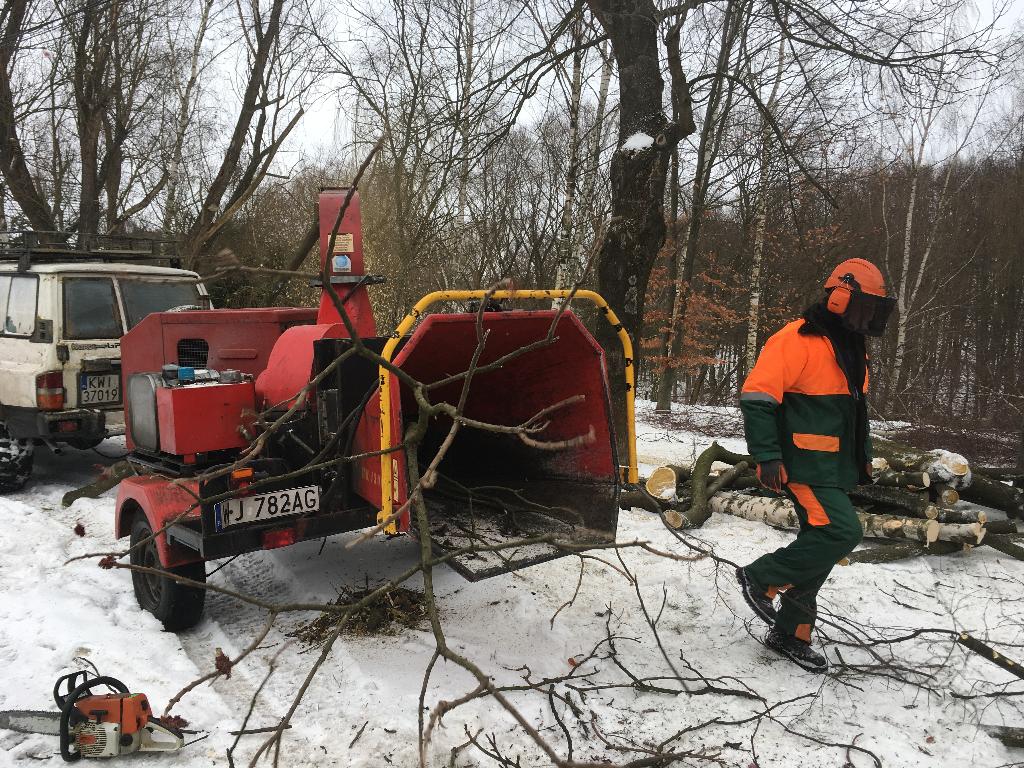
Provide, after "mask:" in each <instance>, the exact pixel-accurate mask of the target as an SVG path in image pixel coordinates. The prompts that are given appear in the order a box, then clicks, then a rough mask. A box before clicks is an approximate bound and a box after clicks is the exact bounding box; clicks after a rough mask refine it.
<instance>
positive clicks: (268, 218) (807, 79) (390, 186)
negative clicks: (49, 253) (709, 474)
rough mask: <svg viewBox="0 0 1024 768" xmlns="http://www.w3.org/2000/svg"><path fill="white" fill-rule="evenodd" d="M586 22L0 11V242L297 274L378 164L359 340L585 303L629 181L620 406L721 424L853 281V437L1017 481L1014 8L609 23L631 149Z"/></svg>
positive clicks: (108, 9) (172, 1)
mask: <svg viewBox="0 0 1024 768" xmlns="http://www.w3.org/2000/svg"><path fill="white" fill-rule="evenodd" d="M605 5H606V4H603V3H599V2H592V3H587V4H564V3H558V2H552V3H547V2H538V3H533V2H524V3H521V4H513V5H510V4H507V3H497V2H493V0H441V1H440V2H434V0H414V1H413V2H401V1H400V0H393V2H377V1H376V0H374V2H366V3H357V4H355V5H353V6H351V7H350V8H347V9H345V10H338V9H334V8H330V7H328V6H327V5H326V4H322V5H318V4H317V3H316V2H314V1H313V0H303V1H302V2H299V1H297V0H296V1H294V2H285V0H263V2H257V0H251V2H248V3H240V4H234V3H231V4H229V3H221V2H214V0H204V2H202V3H199V4H196V3H189V2H183V1H182V0H106V1H98V0H12V2H9V3H7V4H5V6H4V9H3V11H2V12H0V64H2V67H3V81H2V82H0V133H2V134H3V138H4V141H3V142H2V143H0V166H2V170H3V181H2V183H0V211H2V212H3V218H4V221H3V222H0V223H2V224H3V226H0V229H3V228H5V227H7V228H12V229H20V228H35V229H53V230H71V231H75V232H78V233H89V232H98V233H104V232H110V233H117V232H149V233H160V234H162V235H164V236H168V237H173V238H175V239H178V240H179V241H180V242H181V247H182V251H183V253H184V254H185V255H186V257H187V261H188V263H189V264H190V265H192V266H193V267H194V268H196V269H197V270H198V271H200V272H201V273H203V274H206V275H214V274H215V273H218V272H219V270H218V266H217V260H216V254H217V253H218V252H219V251H220V250H221V249H222V248H225V247H227V248H230V249H231V250H232V251H233V252H234V253H235V254H236V255H237V257H238V258H239V259H240V260H241V262H242V263H243V264H245V265H249V266H260V267H266V268H272V269H273V268H276V269H291V270H295V269H303V270H306V271H313V270H315V267H316V257H315V248H314V247H313V245H314V243H313V241H312V240H311V239H310V236H311V234H313V235H314V236H315V232H313V231H312V229H311V228H312V226H313V225H314V223H315V201H316V193H317V191H318V189H319V188H320V187H321V186H324V185H344V184H346V183H347V182H348V181H350V180H351V178H352V177H353V175H354V172H355V168H356V166H357V165H358V164H359V162H360V161H361V160H362V159H363V158H364V157H365V156H366V155H367V154H368V152H369V151H370V148H371V146H373V145H374V144H375V143H376V142H377V141H378V139H379V140H380V141H381V143H380V149H379V151H378V152H377V153H376V154H375V156H374V157H373V159H372V162H371V163H370V165H369V167H368V169H367V172H366V174H365V176H364V178H363V180H362V183H361V185H360V193H361V198H362V210H363V217H364V232H365V238H366V248H367V258H368V263H369V268H370V270H371V271H373V272H375V273H379V274H382V275H384V276H386V277H387V278H388V283H387V284H386V285H383V286H380V287H375V288H373V289H372V290H373V291H374V297H375V300H376V301H377V305H376V310H377V316H378V324H379V325H380V326H381V328H386V327H389V326H392V325H393V324H394V323H395V322H397V320H398V319H399V318H400V317H401V316H402V315H403V314H404V313H405V311H406V310H407V309H408V308H409V307H410V306H411V304H412V303H413V302H414V301H415V300H416V299H417V298H418V297H419V296H421V295H423V294H424V293H427V292H429V291H431V290H434V289H437V288H477V287H486V286H488V285H491V284H493V283H494V282H495V281H497V280H500V279H505V278H510V279H512V280H513V281H514V283H515V284H516V285H517V286H520V287H551V286H567V285H571V284H574V283H575V282H577V281H580V282H581V284H582V285H583V286H585V287H600V283H601V282H602V280H603V281H604V283H605V285H607V283H608V278H607V277H604V278H601V277H600V275H599V271H600V265H599V264H596V263H587V260H588V258H589V257H590V254H591V250H592V247H593V246H594V243H595V239H596V238H599V237H600V236H601V233H602V232H604V231H605V228H606V227H607V225H608V222H609V218H610V216H611V215H612V213H613V211H614V210H615V200H616V199H621V197H622V189H623V188H624V181H623V175H624V174H623V172H622V170H621V169H622V168H624V167H625V168H629V167H630V166H629V163H630V162H633V161H638V162H642V161H643V160H644V158H645V157H647V156H648V155H652V156H653V155H657V156H658V157H659V158H660V159H659V160H658V162H660V163H661V164H662V166H661V167H662V169H663V170H662V173H663V176H664V193H663V207H662V208H661V209H659V210H660V211H661V213H660V214H659V215H661V216H663V221H664V229H665V234H664V242H663V243H659V242H658V238H657V237H656V236H654V237H651V238H648V239H647V244H648V246H649V245H650V244H651V243H654V244H655V245H657V246H658V247H656V248H655V252H654V253H653V254H652V261H651V263H650V264H649V265H647V266H649V269H647V268H646V267H644V266H641V267H640V268H638V269H636V270H634V271H632V272H630V273H629V274H630V277H629V278H628V279H629V281H630V282H629V284H628V285H623V286H622V293H621V297H620V301H621V302H622V303H624V304H627V305H629V306H627V307H623V309H624V310H625V311H626V314H627V315H628V314H629V313H630V312H635V313H638V320H637V321H636V323H635V328H634V335H635V336H639V337H640V338H639V339H638V341H639V342H640V344H639V345H638V346H640V347H641V348H642V356H641V358H640V361H639V374H640V376H639V394H640V395H641V396H643V397H649V398H651V399H655V400H658V401H659V404H660V405H661V406H662V407H664V406H666V405H667V403H668V402H669V401H675V402H685V403H691V404H697V403H707V404H731V403H732V402H734V399H735V394H736V391H737V389H738V387H739V385H740V383H741V382H742V379H743V377H744V375H745V372H746V370H747V369H748V368H749V366H750V365H751V362H752V360H753V356H754V355H755V354H756V351H757V349H759V347H760V345H761V344H762V343H763V341H764V339H765V338H766V337H767V336H768V335H769V334H770V333H772V332H774V331H775V330H776V329H778V328H779V327H780V326H781V325H782V324H783V323H784V322H786V321H787V320H789V319H791V318H792V317H794V316H796V315H797V314H798V313H799V312H800V311H801V310H802V309H803V307H804V306H806V305H807V304H808V303H810V302H812V301H814V300H815V299H816V298H817V297H818V296H819V295H820V285H821V283H822V281H823V280H824V277H825V276H826V275H827V274H828V272H829V271H830V270H831V268H832V266H834V264H836V263H837V262H838V261H840V260H842V259H844V258H848V257H853V256H858V257H863V258H868V259H870V260H872V261H874V262H875V263H877V264H878V265H879V266H880V267H881V268H882V269H883V272H884V273H885V275H886V279H887V282H888V283H889V285H890V286H891V287H892V290H893V292H894V295H896V297H897V300H898V311H897V313H896V314H894V317H893V319H892V321H891V323H890V327H889V329H888V331H887V333H886V335H885V337H883V338H882V339H878V340H875V341H874V342H873V344H872V382H873V389H874V397H873V407H874V408H875V410H876V413H875V415H876V416H878V417H885V418H893V419H903V420H909V421H914V422H926V423H929V424H934V425H940V426H943V427H948V428H954V429H960V430H973V431H974V432H975V433H977V434H986V435H987V434H993V433H1001V434H1006V433H1008V432H1012V434H1014V435H1015V436H1017V437H1016V438H1015V442H1008V443H1007V446H1008V447H1007V451H1008V453H1006V455H1005V456H1004V458H1006V459H1010V458H1012V453H1013V452H1014V451H1015V452H1016V459H1017V463H1018V465H1024V322H1022V320H1021V317H1022V314H1024V254H1022V247H1024V239H1022V234H1024V233H1022V232H1021V219H1022V212H1024V175H1022V174H1024V129H1022V125H1024V122H1022V118H1024V99H1022V98H1021V96H1022V95H1024V88H1022V86H1024V80H1022V79H1021V74H1022V73H1021V72H1020V71H1019V70H1018V69H1017V58H1018V56H1017V53H1018V50H1019V29H1018V28H1017V27H1016V26H1015V24H1014V23H1012V20H1011V19H1009V18H1008V17H1007V16H1006V11H1007V10H1012V7H1011V8H1010V9H1007V8H1001V7H994V8H991V9H985V10H984V15H979V12H978V11H977V10H976V9H974V8H973V6H971V5H969V4H966V3H964V4H958V3H948V2H943V3H932V4H925V5H914V6H910V5H907V4H903V3H894V2H868V3H851V4H848V5H836V6H834V7H833V11H832V12H830V13H831V15H828V16H826V15H825V13H826V11H822V10H820V9H815V7H814V5H813V4H806V5H805V4H802V3H782V4H779V3H774V2H769V3H765V4H760V3H754V2H728V1H725V0H723V1H722V2H688V3H684V4H682V5H679V6H669V5H652V4H649V3H647V4H645V3H636V7H635V8H633V7H632V6H631V8H632V10H631V11H630V12H631V13H634V14H636V15H637V17H638V18H639V17H640V16H642V15H643V14H644V13H647V14H648V17H650V18H653V19H654V26H655V29H656V34H657V38H656V40H655V42H656V44H657V50H658V56H659V63H658V70H660V72H661V73H662V75H663V78H664V79H665V80H668V81H671V85H670V87H668V88H667V90H666V91H665V92H664V93H662V92H661V90H660V89H661V83H660V82H659V83H658V84H657V85H658V89H659V91H658V93H656V94H654V98H656V99H658V100H660V103H661V104H662V107H663V110H664V114H663V115H662V117H661V119H662V120H663V121H665V120H667V121H668V122H667V125H668V126H669V127H670V128H671V127H672V126H675V127H676V128H677V129H678V130H675V129H673V130H668V129H666V130H664V131H663V132H661V133H658V132H656V131H654V130H653V129H652V130H651V131H650V134H649V135H648V133H645V132H644V131H643V130H635V128H636V125H635V124H634V123H632V122H630V123H629V124H628V125H627V122H628V121H625V120H624V119H623V118H622V115H623V114H624V112H625V111H626V110H627V109H629V110H632V112H635V111H636V104H632V103H630V101H632V100H635V97H636V96H637V94H636V92H635V89H633V88H626V89H624V90H623V89H621V88H620V82H621V80H620V78H621V76H622V71H621V67H620V64H621V63H622V61H623V60H624V59H623V56H624V53H626V51H625V48H626V46H627V43H629V42H630V41H631V40H634V39H639V37H641V35H639V34H637V35H634V36H633V37H629V36H628V35H627V36H625V37H623V36H616V31H615V29H614V24H613V22H612V21H609V19H610V18H612V19H613V20H614V17H612V16H609V13H610V11H609V9H608V8H607V7H605ZM626 16H627V17H628V16H629V14H626ZM627 20H628V19H627ZM648 31H650V30H648ZM631 34H632V33H631ZM896 38H899V40H900V45H908V46H910V47H909V48H908V49H907V50H903V49H902V48H899V49H898V48H897V46H896V44H895V43H892V40H894V39H896ZM906 41H910V43H907V42H906ZM907 51H910V52H909V53H908V52H907ZM631 66H632V65H631ZM631 71H632V70H631V69H630V72H631ZM680 84H682V85H683V86H685V87H680ZM623 94H625V96H626V97H628V98H623ZM641 95H646V96H647V97H651V94H641ZM325 105H333V106H334V108H336V109H337V110H338V111H339V114H342V115H344V121H343V128H342V129H341V130H335V131H334V133H333V135H332V136H321V135H319V134H320V133H326V131H324V130H323V129H322V128H321V125H322V122H323V121H320V122H319V123H317V124H315V125H312V124H311V123H310V122H309V116H308V114H307V112H309V111H310V110H316V109H319V110H320V112H319V114H321V115H322V114H323V112H324V109H325ZM629 119H630V120H632V119H633V118H629ZM688 119H689V120H690V122H689V123H688V122H687V120H688ZM304 121H305V122H304ZM666 137H667V138H666ZM659 142H661V143H659ZM659 152H660V155H659V154H658V153H659ZM616 169H618V170H616ZM642 172H646V171H642ZM642 172H637V173H639V174H641V175H642ZM629 173H631V172H630V171H627V172H626V174H625V175H629ZM652 173H654V174H655V175H654V176H652V177H651V178H652V179H655V181H652V182H650V184H649V185H648V186H653V185H654V184H655V183H656V181H657V175H656V174H657V169H655V171H652ZM634 175H637V174H634ZM626 181H627V182H628V179H627V180H626ZM616 195H618V198H617V197H616ZM656 234H657V233H655V235H656ZM602 258H605V257H604V256H602ZM591 260H592V261H597V259H591ZM607 261H608V258H605V263H607ZM645 269H646V272H645ZM283 285H284V287H283V288H282V280H281V278H280V277H278V276H273V275H268V276H255V275H252V274H250V273H236V274H228V275H226V276H225V275H220V276H219V277H217V278H216V279H213V280H212V281H211V283H210V289H211V292H212V293H213V295H214V297H215V301H216V303H217V304H218V306H258V305H268V304H270V305H272V304H279V305H280V304H293V303H310V302H312V300H313V299H314V298H315V294H314V292H313V290H312V289H309V288H306V287H304V285H303V283H302V281H288V282H286V283H284V284H283ZM638 293H639V296H638V295H637V294H638ZM613 303H615V302H614V301H613Z"/></svg>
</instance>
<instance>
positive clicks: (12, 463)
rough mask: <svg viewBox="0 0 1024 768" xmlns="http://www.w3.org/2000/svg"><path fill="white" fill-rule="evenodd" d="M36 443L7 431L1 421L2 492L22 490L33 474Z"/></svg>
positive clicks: (0, 463)
mask: <svg viewBox="0 0 1024 768" xmlns="http://www.w3.org/2000/svg"><path fill="white" fill-rule="evenodd" d="M34 454H35V445H34V444H33V443H32V441H31V440H18V439H17V438H13V437H10V435H8V433H7V425H6V424H4V423H2V422H0V493H10V492H12V491H20V490H21V489H22V488H24V487H25V483H27V482H28V479H29V477H30V476H31V475H32V460H33V456H34Z"/></svg>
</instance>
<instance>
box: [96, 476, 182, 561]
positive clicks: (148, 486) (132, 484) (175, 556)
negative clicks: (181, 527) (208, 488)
mask: <svg viewBox="0 0 1024 768" xmlns="http://www.w3.org/2000/svg"><path fill="white" fill-rule="evenodd" d="M189 491H191V493H190V492H189ZM193 494H194V495H193ZM198 495H199V484H198V483H197V482H195V481H186V482H185V484H184V487H182V486H181V485H175V484H174V483H173V482H171V481H170V480H166V479H164V478H160V477H153V476H151V475H142V476H139V477H128V478H125V479H124V480H122V481H121V484H120V486H119V487H118V490H117V507H116V509H117V514H116V515H115V517H114V536H115V537H116V538H118V539H121V538H124V537H125V536H128V535H129V534H130V533H131V530H132V520H133V519H134V518H135V515H136V514H137V513H138V512H140V511H141V512H142V513H143V514H144V515H145V516H146V519H147V520H149V524H150V526H151V527H152V529H153V530H154V531H160V530H161V529H162V528H163V527H164V526H165V525H167V524H168V523H171V522H173V521H175V519H176V518H178V517H179V516H180V515H181V514H182V512H184V511H185V510H187V509H188V508H189V507H191V506H192V505H193V504H195V503H196V497H197V496H198ZM199 517H200V510H199V507H198V506H197V507H196V508H195V509H193V510H192V511H190V512H188V513H187V515H186V516H185V517H184V518H182V520H187V519H192V520H194V519H198V518H199ZM156 548H157V553H158V554H159V555H160V564H161V565H163V566H164V568H173V567H175V566H179V565H186V564H187V563H195V562H199V561H201V560H202V557H200V556H199V554H198V553H197V552H194V551H193V550H191V549H188V548H187V547H183V546H181V545H180V544H169V543H168V541H167V536H166V534H164V533H158V534H157V536H156Z"/></svg>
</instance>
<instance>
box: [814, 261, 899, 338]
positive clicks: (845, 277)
mask: <svg viewBox="0 0 1024 768" xmlns="http://www.w3.org/2000/svg"><path fill="white" fill-rule="evenodd" d="M825 291H826V293H827V294H828V298H827V300H826V303H825V306H826V307H827V308H828V310H829V311H830V312H834V313H835V314H837V315H840V316H842V317H843V322H844V324H849V323H852V325H850V326H849V327H850V329H851V330H856V331H859V332H861V333H867V334H868V335H870V336H881V335H882V333H883V331H884V330H885V324H886V322H887V321H888V319H889V315H890V314H891V313H892V310H893V308H894V306H895V304H896V302H895V301H894V300H893V299H891V298H888V297H887V296H886V292H885V278H883V277H882V272H881V271H880V270H879V269H878V267H876V266H875V265H874V264H872V263H871V262H870V261H867V260H866V259H847V260H846V261H844V262H843V263H842V264H840V265H839V266H838V267H836V268H835V269H834V270H832V274H831V275H829V277H828V280H826V281H825ZM854 303H855V304H856V305H857V308H856V311H854V310H852V309H851V304H854Z"/></svg>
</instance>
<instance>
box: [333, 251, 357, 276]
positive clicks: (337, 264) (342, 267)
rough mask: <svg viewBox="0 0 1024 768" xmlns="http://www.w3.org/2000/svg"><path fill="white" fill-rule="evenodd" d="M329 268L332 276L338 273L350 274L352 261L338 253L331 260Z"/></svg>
mask: <svg viewBox="0 0 1024 768" xmlns="http://www.w3.org/2000/svg"><path fill="white" fill-rule="evenodd" d="M331 268H332V269H333V271H334V274H338V273H340V272H351V271H352V259H350V258H349V257H348V256H346V255H345V254H343V253H339V254H338V255H337V256H335V257H334V258H333V259H331Z"/></svg>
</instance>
